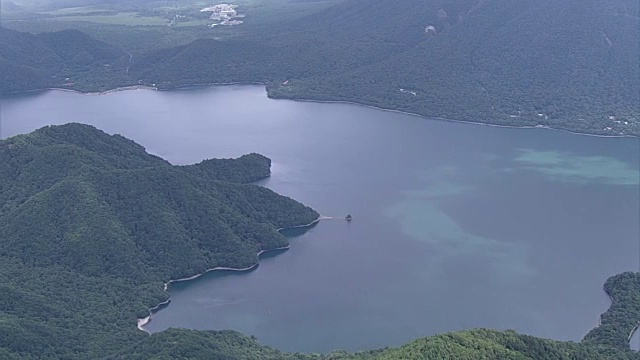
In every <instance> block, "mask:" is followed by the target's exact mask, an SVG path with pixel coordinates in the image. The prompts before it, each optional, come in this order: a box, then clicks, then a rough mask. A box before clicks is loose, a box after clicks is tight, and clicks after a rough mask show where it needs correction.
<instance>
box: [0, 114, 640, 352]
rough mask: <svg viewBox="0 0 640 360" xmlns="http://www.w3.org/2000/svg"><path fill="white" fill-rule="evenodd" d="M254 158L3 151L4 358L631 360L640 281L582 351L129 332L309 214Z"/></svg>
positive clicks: (34, 138)
mask: <svg viewBox="0 0 640 360" xmlns="http://www.w3.org/2000/svg"><path fill="white" fill-rule="evenodd" d="M269 165H270V160H269V159H267V158H265V157H263V156H261V155H258V154H250V155H246V156H243V157H241V158H239V159H235V160H230V159H226V160H206V161H204V162H202V163H199V164H196V165H188V166H174V165H172V164H170V163H168V162H167V161H165V160H163V159H161V158H159V157H156V156H153V155H150V154H148V153H147V152H146V151H145V149H144V148H143V147H141V146H140V145H138V144H136V143H134V142H133V141H131V140H128V139H126V138H124V137H122V136H119V135H108V134H105V133H104V132H102V131H100V130H97V129H95V128H93V127H91V126H88V125H80V124H68V125H62V126H50V127H44V128H41V129H39V130H36V131H34V132H32V133H30V134H26V135H19V136H15V137H12V138H9V139H6V140H3V141H0V359H163V360H164V359H221V360H222V359H224V360H228V359H247V360H259V359H274V360H275V359H285V360H286V359H298V360H307V359H308V360H311V359H315V360H320V359H325V360H328V359H334V360H336V359H344V360H365V359H367V360H368V359H558V360H560V359H567V360H569V359H571V360H573V359H585V360H589V359H640V357H639V356H638V353H636V352H634V351H631V350H629V339H628V337H629V334H630V333H631V332H632V330H633V329H634V328H635V326H636V325H637V324H638V321H640V307H639V305H638V304H640V274H639V273H624V274H620V275H617V276H614V277H612V278H611V279H609V280H608V281H607V283H606V284H605V290H606V292H607V293H608V294H609V296H610V297H611V299H612V306H611V308H610V309H609V311H607V312H606V313H605V314H603V316H602V321H601V325H600V326H599V327H598V328H596V329H594V330H593V331H592V332H590V333H589V334H588V335H587V336H586V337H585V340H584V341H583V342H581V343H573V342H559V341H553V340H545V339H539V338H535V337H531V336H526V335H520V334H517V333H515V332H513V331H493V330H485V329H476V330H468V331H462V332H456V333H449V334H443V335H438V336H433V337H428V338H423V339H417V340H415V341H413V342H411V343H409V344H406V345H404V346H401V347H398V348H385V349H380V350H371V351H364V352H359V353H347V352H343V351H336V352H334V353H331V354H299V353H284V352H281V351H278V350H276V349H272V348H269V347H266V346H263V345H260V344H259V343H258V342H257V341H256V339H254V338H251V337H248V336H245V335H242V334H239V333H237V332H234V331H194V330H184V329H182V330H180V329H171V330H167V331H163V332H159V333H155V334H153V335H149V334H147V333H145V332H143V331H140V330H138V329H137V328H136V321H137V319H138V318H143V317H145V316H147V315H148V313H149V308H151V307H153V306H155V305H157V304H158V303H160V302H163V301H166V300H167V299H168V294H167V292H166V291H164V283H166V282H167V281H169V280H171V279H178V278H183V277H188V276H191V275H194V274H199V273H202V272H203V271H205V270H207V269H210V268H214V267H218V266H224V267H234V268H244V267H249V266H251V265H254V264H255V263H256V262H257V261H258V259H257V255H256V254H257V253H258V252H259V251H261V250H268V249H274V248H280V247H284V246H287V239H286V238H285V237H284V236H283V235H282V234H280V233H279V232H278V231H277V229H278V228H281V227H289V226H294V225H301V224H308V223H311V222H313V221H314V220H315V219H317V218H318V213H316V212H315V211H314V210H312V209H310V208H308V207H306V206H304V205H301V204H300V203H297V202H296V201H294V200H292V199H289V198H287V197H284V196H280V195H278V194H276V193H274V192H272V191H270V190H268V189H265V188H263V187H260V186H256V185H252V184H247V183H248V182H251V181H252V180H255V179H259V178H263V177H265V176H268V175H269V172H270V168H269Z"/></svg>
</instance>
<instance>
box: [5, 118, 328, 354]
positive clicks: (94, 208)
mask: <svg viewBox="0 0 640 360" xmlns="http://www.w3.org/2000/svg"><path fill="white" fill-rule="evenodd" d="M237 161H238V163H236V161H234V160H210V161H206V162H203V163H201V164H198V165H193V166H173V165H171V164H169V163H167V162H166V161H164V160H162V159H160V158H158V157H155V156H152V155H149V154H147V153H146V152H145V151H144V148H142V147H141V146H139V145H137V144H135V143H133V142H132V141H130V140H127V139H125V138H123V137H121V136H118V135H113V136H109V135H107V134H105V133H103V132H101V131H99V130H97V129H95V128H92V127H90V126H87V125H80V124H69V125H64V126H54V127H46V128H42V129H40V130H37V131H35V132H33V133H31V134H28V135H21V136H16V137H13V138H9V139H7V140H4V141H1V142H0V203H1V204H2V207H1V208H0V258H2V261H0V279H1V281H0V284H2V285H0V286H1V287H2V291H0V349H4V350H5V351H9V352H11V353H15V354H19V355H21V356H25V357H26V356H32V357H34V358H38V359H58V358H96V356H97V354H103V352H102V350H104V349H109V348H114V347H115V346H119V345H118V344H120V345H122V344H127V343H130V342H131V341H136V340H142V339H144V338H145V336H144V333H143V332H141V331H139V330H137V329H136V327H135V321H136V318H137V317H145V316H146V315H147V314H148V309H149V308H150V307H153V306H155V305H156V304H158V303H159V302H161V301H164V300H166V298H167V294H166V293H165V292H164V291H163V285H162V283H163V282H166V281H168V280H170V279H176V278H182V277H186V276H191V275H194V274H198V273H201V272H203V271H205V270H206V269H209V268H213V267H217V266H227V267H240V268H242V267H248V266H251V265H253V264H255V263H256V262H257V256H256V254H257V253H258V252H259V251H261V250H268V249H275V248H280V247H283V246H287V244H288V242H287V240H286V238H285V237H284V236H283V235H281V234H280V233H279V232H278V231H276V229H277V228H281V227H288V226H293V225H302V224H308V223H310V222H312V221H313V220H315V219H316V218H317V217H318V214H317V213H316V212H315V211H313V210H312V209H310V208H308V207H305V206H303V205H301V204H299V203H297V202H295V201H293V200H291V199H289V198H286V197H283V196H280V195H277V194H275V193H274V192H272V191H270V190H268V189H265V188H262V187H259V186H255V185H242V184H238V183H235V182H229V181H241V182H247V181H251V180H255V179H259V178H262V177H265V176H268V175H269V173H270V170H269V164H270V161H269V159H267V158H264V157H262V156H260V155H257V154H253V155H250V156H246V157H243V158H241V159H240V160H237ZM218 179H225V180H228V181H227V182H222V181H219V180H218ZM74 354H75V355H74ZM91 354H93V355H91Z"/></svg>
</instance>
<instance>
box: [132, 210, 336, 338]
mask: <svg viewBox="0 0 640 360" xmlns="http://www.w3.org/2000/svg"><path fill="white" fill-rule="evenodd" d="M323 219H330V217H326V216H318V218H317V219H315V220H313V221H312V222H310V223H308V224H306V225H294V226H289V227H283V228H279V229H276V231H278V232H280V231H282V230H286V229H299V228H307V227H311V226H313V225H315V224H317V223H319V222H320V220H323ZM290 248H291V245H287V246H282V247H279V248H275V249H266V250H260V251H259V252H258V254H257V255H256V256H257V257H258V260H257V261H256V263H255V264H253V265H251V266H248V267H245V268H232V267H226V266H217V267H214V268H211V269H207V270H205V271H204V272H202V273H200V274H195V275H192V276H188V277H185V278H180V279H175V280H169V281H168V282H166V283H165V284H164V289H163V290H164V291H167V292H168V291H169V285H171V284H173V283H178V282H183V281H191V280H195V279H197V278H199V277H201V276H203V275H206V274H208V273H210V272H212V271H235V272H247V271H252V270H255V269H256V268H257V267H258V266H259V265H260V255H262V254H265V253H268V252H272V251H281V250H288V249H290ZM170 302H171V297H169V298H168V299H167V300H165V301H163V302H161V303H159V304H158V305H156V306H154V307H152V308H150V309H149V315H147V316H146V317H144V318H138V319H137V328H138V330H140V331H144V332H146V333H147V334H151V332H149V331H148V330H147V329H145V328H144V327H145V325H147V324H148V323H149V322H150V321H151V317H152V316H153V314H154V313H155V312H156V311H158V309H159V308H160V307H162V306H165V305H168V304H169V303H170Z"/></svg>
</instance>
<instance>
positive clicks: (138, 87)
mask: <svg viewBox="0 0 640 360" xmlns="http://www.w3.org/2000/svg"><path fill="white" fill-rule="evenodd" d="M233 85H246V86H250V85H254V86H263V87H264V90H265V92H266V91H267V84H266V83H264V82H259V81H255V82H250V81H236V82H226V83H209V84H192V85H181V86H176V87H171V88H165V89H161V88H158V87H155V86H148V85H130V86H122V87H116V88H114V89H111V90H106V91H101V92H90V91H88V92H82V91H79V90H73V89H65V88H44V89H33V90H21V91H14V92H8V93H5V94H22V93H30V92H38V91H64V92H71V93H76V94H79V95H87V96H99V95H108V94H111V93H116V92H120V91H127V90H154V91H180V90H186V89H190V88H205V87H215V86H233ZM0 95H1V94H0ZM267 97H268V98H269V99H272V100H289V101H296V102H307V103H318V104H345V105H355V106H361V107H364V108H370V109H375V110H379V111H385V112H392V113H398V114H404V115H410V116H414V117H419V118H421V119H426V120H437V121H446V122H453V123H460V124H471V125H481V126H492V127H497V128H506V129H547V130H554V131H561V132H565V133H569V134H573V135H582V136H591V137H598V138H640V135H599V134H590V133H583V132H576V131H571V130H566V129H558V128H554V127H550V126H542V125H539V126H517V125H499V124H491V123H487V122H480V121H470V120H459V119H449V118H443V117H429V116H425V115H420V114H418V113H412V112H408V111H403V110H396V109H389V108H383V107H379V106H375V105H368V104H364V103H359V102H355V101H347V100H314V99H305V98H286V97H271V96H269V94H268V92H267Z"/></svg>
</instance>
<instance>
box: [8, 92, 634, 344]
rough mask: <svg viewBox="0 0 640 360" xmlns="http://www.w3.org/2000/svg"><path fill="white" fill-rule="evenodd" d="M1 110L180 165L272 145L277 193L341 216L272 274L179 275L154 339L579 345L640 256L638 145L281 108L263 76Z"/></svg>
mask: <svg viewBox="0 0 640 360" xmlns="http://www.w3.org/2000/svg"><path fill="white" fill-rule="evenodd" d="M0 105H1V108H0V119H1V123H0V133H1V135H2V137H8V136H12V135H14V134H19V133H26V132H30V131H32V130H34V129H36V128H39V127H41V126H44V125H47V124H63V123H67V122H81V123H87V124H92V125H95V126H97V127H98V128H100V129H103V130H105V131H106V132H108V133H120V134H122V135H124V136H126V137H129V138H131V139H133V140H135V141H136V142H138V143H140V144H141V145H143V146H145V147H146V149H147V151H149V152H151V153H154V154H157V155H160V156H162V157H163V158H165V159H167V160H169V161H171V162H172V163H174V164H190V163H195V162H199V161H201V160H203V159H205V158H211V157H237V156H240V155H242V154H245V153H249V152H259V153H262V154H264V155H266V156H268V157H270V158H271V159H272V160H273V167H272V176H271V178H269V179H267V180H264V181H262V182H261V184H262V185H264V186H266V187H269V188H271V189H273V190H275V191H277V192H279V193H281V194H284V195H287V196H290V197H293V198H295V199H297V200H299V201H301V202H303V203H305V204H307V205H309V206H311V207H313V208H315V209H316V210H317V211H318V212H320V213H321V214H322V215H325V216H332V217H336V218H337V219H333V220H324V221H322V222H320V223H319V224H318V225H317V226H316V227H315V228H313V229H311V230H310V231H308V232H307V233H305V234H304V235H301V236H298V237H295V238H293V239H292V241H291V243H292V244H291V249H290V250H288V251H286V252H283V253H281V254H278V255H276V256H268V257H266V258H263V259H262V261H261V264H260V266H259V267H258V268H257V269H256V270H255V271H252V272H248V273H242V274H238V273H233V274H231V273H210V274H208V275H207V276H203V277H201V278H199V279H198V280H195V281H192V282H186V283H180V284H175V285H172V286H171V289H170V291H171V297H172V302H171V304H170V305H169V306H168V307H166V308H165V309H163V310H161V311H159V312H158V313H156V314H154V315H153V317H152V321H151V323H150V324H149V325H147V327H146V328H147V329H148V330H149V331H151V332H155V331H161V330H164V329H167V328H169V327H186V328H192V329H234V330H238V331H241V332H243V333H245V334H248V335H255V336H257V337H258V339H259V340H260V341H261V342H262V343H264V344H267V345H271V346H274V347H276V348H279V349H282V350H287V351H303V352H328V351H330V350H333V349H337V348H342V349H348V350H360V349H369V348H378V347H384V346H393V345H399V344H401V343H404V342H407V341H409V340H411V339H414V338H416V337H421V336H428V335H434V334H438V333H443V332H448V331H454V330H461V329H468V328H476V327H484V328H495V329H515V330H517V331H519V332H522V333H526V334H531V335H536V336H541V337H545V338H554V339H558V340H574V341H578V340H580V339H581V338H582V336H583V335H584V334H586V333H587V332H588V331H589V330H590V329H591V328H592V327H594V326H595V325H596V324H598V318H599V315H600V313H602V312H604V311H605V310H606V309H607V307H608V306H609V299H608V298H607V297H606V295H605V294H604V292H603V291H602V284H603V283H604V281H605V280H606V279H607V278H608V277H609V276H612V275H615V274H617V273H620V272H623V271H638V269H639V266H640V264H639V254H640V245H639V242H638V239H639V237H640V230H639V227H640V225H639V222H638V218H639V217H640V213H639V212H640V210H639V209H640V191H639V186H640V171H639V162H640V142H639V140H638V139H631V138H624V139H621V138H598V137H590V136H582V135H573V134H569V133H565V132H560V131H554V130H546V129H509V128H498V127H489V126H480V125H471V124H462V123H453V122H446V121H439V120H429V119H424V118H420V117H415V116H411V115H406V114H400V113H393V112H386V111H380V110H376V109H370V108H365V107H361V106H356V105H347V104H319V103H305V102H294V101H287V100H271V99H268V98H267V97H266V93H265V90H264V88H263V87H260V86H225V87H204V88H194V89H185V90H180V91H171V92H159V91H152V90H131V91H123V92H114V93H110V94H106V95H100V96H95V95H80V94H75V93H71V92H63V91H46V92H38V93H28V94H17V95H8V96H5V97H4V98H3V99H2V100H1V101H0ZM346 214H352V215H353V221H352V222H350V223H349V222H346V221H344V220H343V218H344V216H345V215H346ZM134 324H135V321H134V320H133V319H132V326H135V325H134Z"/></svg>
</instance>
